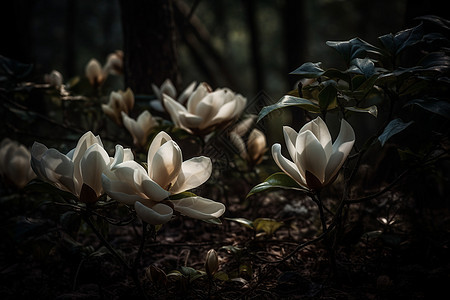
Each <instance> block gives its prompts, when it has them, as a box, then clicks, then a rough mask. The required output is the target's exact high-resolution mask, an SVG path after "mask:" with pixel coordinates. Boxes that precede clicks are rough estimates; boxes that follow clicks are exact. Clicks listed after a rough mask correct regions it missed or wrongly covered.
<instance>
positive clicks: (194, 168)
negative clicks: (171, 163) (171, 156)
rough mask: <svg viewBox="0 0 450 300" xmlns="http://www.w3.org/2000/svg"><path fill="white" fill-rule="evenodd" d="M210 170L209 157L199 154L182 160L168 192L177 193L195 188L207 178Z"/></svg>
mask: <svg viewBox="0 0 450 300" xmlns="http://www.w3.org/2000/svg"><path fill="white" fill-rule="evenodd" d="M211 172H212V162H211V159H210V158H209V157H204V156H200V157H194V158H191V159H189V160H187V161H184V162H183V163H182V165H181V171H180V173H179V174H178V177H177V180H176V182H175V183H174V185H173V186H172V188H171V189H170V192H171V193H172V194H177V193H181V192H184V191H187V190H190V189H193V188H196V187H198V186H199V185H201V184H203V183H204V182H206V181H207V180H208V179H209V177H210V176H211Z"/></svg>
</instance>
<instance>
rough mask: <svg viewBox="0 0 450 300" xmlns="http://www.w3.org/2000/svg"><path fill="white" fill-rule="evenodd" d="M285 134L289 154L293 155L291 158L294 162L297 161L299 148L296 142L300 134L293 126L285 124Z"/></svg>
mask: <svg viewBox="0 0 450 300" xmlns="http://www.w3.org/2000/svg"><path fill="white" fill-rule="evenodd" d="M283 135H284V142H285V143H286V147H287V150H288V152H289V155H290V156H291V159H292V160H293V161H294V163H296V160H297V153H298V151H297V148H295V144H296V141H297V136H298V134H297V132H296V131H295V130H294V129H292V128H291V127H289V126H283ZM299 150H300V149H299ZM303 173H304V172H303Z"/></svg>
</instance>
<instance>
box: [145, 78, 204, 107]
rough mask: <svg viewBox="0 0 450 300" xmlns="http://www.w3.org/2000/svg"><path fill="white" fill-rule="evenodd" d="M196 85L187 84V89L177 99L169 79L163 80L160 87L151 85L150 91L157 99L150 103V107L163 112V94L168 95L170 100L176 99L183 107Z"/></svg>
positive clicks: (175, 91) (194, 82)
mask: <svg viewBox="0 0 450 300" xmlns="http://www.w3.org/2000/svg"><path fill="white" fill-rule="evenodd" d="M196 85H197V82H196V81H193V82H191V84H189V85H188V87H187V88H186V89H184V91H183V92H182V93H181V94H180V95H179V96H178V98H177V90H176V88H175V86H174V85H173V83H172V81H171V80H170V79H169V78H168V79H166V80H164V82H163V83H162V84H161V87H158V86H157V85H156V84H153V83H152V89H153V92H154V93H155V96H156V98H157V99H156V100H152V101H150V107H151V108H153V109H155V110H157V111H159V112H164V111H165V109H164V105H163V94H166V95H168V96H169V97H170V98H172V99H177V101H178V102H180V103H181V104H183V105H184V103H185V102H186V100H187V99H188V98H189V96H190V95H191V94H192V92H193V91H194V89H195V86H196Z"/></svg>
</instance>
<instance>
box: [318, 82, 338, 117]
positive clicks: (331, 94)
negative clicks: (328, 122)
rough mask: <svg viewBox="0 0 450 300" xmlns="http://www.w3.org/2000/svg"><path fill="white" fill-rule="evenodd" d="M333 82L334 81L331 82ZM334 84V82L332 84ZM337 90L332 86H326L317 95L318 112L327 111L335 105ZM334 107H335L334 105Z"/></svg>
mask: <svg viewBox="0 0 450 300" xmlns="http://www.w3.org/2000/svg"><path fill="white" fill-rule="evenodd" d="M333 82H334V81H333ZM334 83H335V82H334ZM336 96H337V89H336V86H335V85H334V84H328V85H326V86H325V87H324V88H323V89H322V90H321V91H320V93H319V106H320V110H321V111H322V112H323V111H327V110H328V108H329V107H330V106H333V105H332V104H333V103H334V104H336ZM334 107H336V105H334Z"/></svg>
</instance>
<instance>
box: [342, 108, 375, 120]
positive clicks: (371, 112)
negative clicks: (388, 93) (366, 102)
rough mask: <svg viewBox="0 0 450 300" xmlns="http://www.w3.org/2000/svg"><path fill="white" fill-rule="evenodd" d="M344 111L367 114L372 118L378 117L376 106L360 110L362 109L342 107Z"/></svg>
mask: <svg viewBox="0 0 450 300" xmlns="http://www.w3.org/2000/svg"><path fill="white" fill-rule="evenodd" d="M344 109H346V110H349V111H354V112H358V113H369V114H371V115H372V116H374V117H375V118H376V117H377V116H378V108H377V106H376V105H372V106H369V107H366V108H362V107H354V106H353V107H344Z"/></svg>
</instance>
